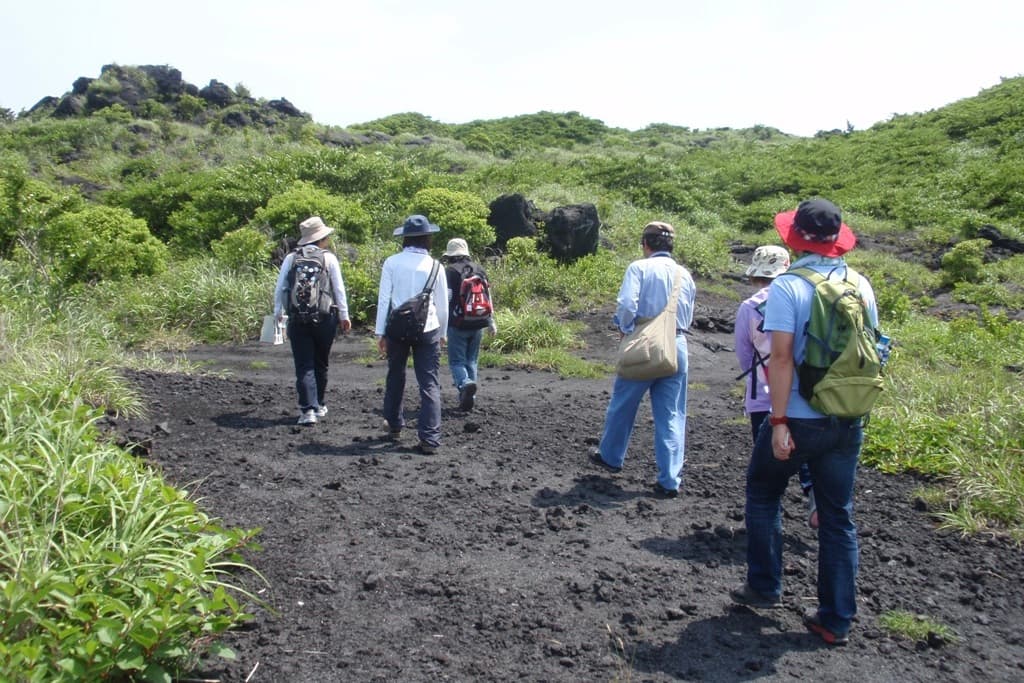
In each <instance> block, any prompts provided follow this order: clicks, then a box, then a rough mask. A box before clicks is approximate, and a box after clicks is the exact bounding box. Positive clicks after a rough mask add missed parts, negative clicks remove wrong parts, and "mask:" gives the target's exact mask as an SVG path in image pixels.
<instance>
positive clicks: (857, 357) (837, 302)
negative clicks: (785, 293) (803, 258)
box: [786, 268, 882, 418]
mask: <svg viewBox="0 0 1024 683" xmlns="http://www.w3.org/2000/svg"><path fill="white" fill-rule="evenodd" d="M786 274H793V275H796V276H798V277H801V278H803V279H804V280H806V281H807V282H809V283H811V285H813V286H814V297H813V299H812V300H811V317H810V320H809V321H808V323H807V329H806V331H805V334H806V335H807V346H806V349H805V351H804V359H803V361H802V362H801V363H800V366H799V367H798V368H797V377H798V378H799V380H800V395H801V396H803V397H804V399H806V400H807V401H808V402H809V403H810V404H811V407H812V408H814V409H815V410H817V411H818V412H820V413H824V414H825V415H834V416H836V417H843V418H854V417H862V416H864V415H867V414H868V413H869V412H871V408H872V407H873V406H874V405H875V401H876V400H877V399H878V396H879V394H881V393H882V362H881V359H880V358H879V356H878V349H877V347H876V343H877V341H878V331H877V330H875V329H874V328H872V327H870V325H869V321H868V320H867V317H868V314H867V308H866V307H865V305H864V299H863V297H861V294H860V289H859V288H858V285H859V283H860V276H859V275H858V274H857V273H856V272H854V271H853V270H852V269H850V268H847V269H846V276H845V277H844V278H843V279H841V280H837V279H832V278H829V277H826V276H824V275H821V274H820V273H818V272H816V271H814V270H811V269H810V268H795V269H792V270H789V271H787V273H786Z"/></svg>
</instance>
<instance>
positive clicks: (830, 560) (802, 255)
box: [731, 199, 878, 645]
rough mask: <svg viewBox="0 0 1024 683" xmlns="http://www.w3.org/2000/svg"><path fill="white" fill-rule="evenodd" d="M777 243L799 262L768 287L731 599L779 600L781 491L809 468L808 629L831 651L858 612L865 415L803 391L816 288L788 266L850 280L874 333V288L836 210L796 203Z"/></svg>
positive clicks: (775, 603) (780, 220) (783, 217)
mask: <svg viewBox="0 0 1024 683" xmlns="http://www.w3.org/2000/svg"><path fill="white" fill-rule="evenodd" d="M775 227H776V230H777V231H778V233H779V235H780V237H781V238H782V241H783V242H784V243H785V244H786V245H787V246H788V247H789V248H790V249H791V250H792V251H793V252H794V253H795V254H797V256H798V258H797V260H796V262H795V263H794V264H793V265H792V267H791V268H790V269H789V271H788V272H787V273H785V274H783V275H779V276H778V277H776V278H775V280H773V281H772V284H771V287H770V289H769V295H768V303H767V306H766V307H765V320H764V329H765V330H768V331H770V332H771V333H772V344H771V362H770V363H769V364H768V384H769V386H770V387H771V394H770V399H771V415H769V417H768V422H769V425H770V426H769V428H767V429H762V430H760V431H759V432H758V434H757V441H756V443H755V444H754V448H753V451H752V453H751V457H750V465H749V467H748V469H747V496H746V498H747V500H746V526H747V534H746V536H747V580H746V582H745V583H744V584H743V586H741V587H740V588H738V589H735V590H733V591H732V592H731V597H732V599H733V600H734V601H735V602H737V603H740V604H745V605H749V606H752V607H779V606H781V594H782V505H781V500H782V495H783V493H784V492H785V490H786V485H787V483H788V482H789V478H790V477H791V476H792V475H793V474H794V473H796V471H797V469H798V468H799V466H800V464H801V463H804V462H806V463H807V464H808V465H809V467H810V470H811V476H812V477H813V479H814V491H815V497H816V499H817V504H818V519H819V527H818V545H819V549H818V607H817V610H816V611H813V612H809V613H808V614H806V615H805V616H804V625H805V626H806V627H807V628H808V629H809V630H810V631H811V632H812V633H814V634H816V635H818V636H819V637H821V638H822V639H823V640H824V641H825V642H826V643H828V644H830V645H841V644H845V643H846V642H847V639H848V633H849V630H850V624H851V621H852V620H853V617H854V615H855V614H856V613H857V597H856V593H857V588H856V577H857V566H858V547H857V528H856V526H854V522H853V487H854V478H855V474H856V470H857V460H858V457H859V456H860V449H861V444H862V442H863V432H862V424H861V423H862V418H859V417H857V418H840V417H835V416H830V415H825V414H823V413H821V412H819V411H817V410H815V409H814V408H812V407H811V404H810V403H809V402H808V400H807V399H805V398H804V397H803V396H802V395H801V393H800V381H801V378H800V377H799V376H798V373H797V372H796V370H797V368H799V367H800V363H801V361H802V360H803V359H804V356H805V353H806V352H807V349H808V335H806V334H805V330H806V329H807V326H808V324H809V321H810V318H811V307H812V306H811V304H812V300H813V299H814V297H815V296H816V295H815V287H814V285H813V284H811V282H808V281H807V280H806V279H804V277H802V276H798V275H796V274H794V272H793V271H794V270H795V269H797V268H801V267H807V268H809V269H811V270H813V271H814V272H816V273H820V274H821V275H822V276H824V277H827V278H830V279H831V280H848V281H850V282H856V283H857V286H856V290H855V291H856V292H859V294H860V297H861V301H862V302H863V309H864V313H865V314H866V317H867V320H868V323H869V324H871V325H872V326H873V327H877V322H878V312H877V309H876V304H875V297H874V292H873V291H872V289H871V284H870V283H869V282H868V280H867V279H866V278H864V277H863V276H860V275H859V274H857V273H855V272H854V271H853V270H852V269H850V268H849V267H848V266H847V265H846V262H845V260H844V259H843V254H845V253H846V252H847V251H849V250H850V249H851V248H853V246H854V244H855V243H856V237H855V236H854V234H853V232H852V231H851V230H850V228H849V227H848V226H847V225H846V224H845V223H843V222H842V214H841V213H840V211H839V208H838V207H836V206H835V205H834V204H833V203H832V202H829V201H827V200H824V199H812V200H809V201H804V202H801V203H800V205H799V206H798V207H797V209H796V210H795V211H787V212H783V213H780V214H778V215H777V216H776V217H775Z"/></svg>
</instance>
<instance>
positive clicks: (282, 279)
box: [274, 252, 295, 323]
mask: <svg viewBox="0 0 1024 683" xmlns="http://www.w3.org/2000/svg"><path fill="white" fill-rule="evenodd" d="M294 260H295V254H294V252H293V253H289V254H288V255H287V256H285V257H284V261H282V262H281V270H280V271H278V273H277V285H275V286H274V320H276V321H277V322H278V323H280V322H281V319H282V318H283V317H284V314H285V311H287V310H288V301H287V299H288V272H289V271H290V270H291V269H292V261H294Z"/></svg>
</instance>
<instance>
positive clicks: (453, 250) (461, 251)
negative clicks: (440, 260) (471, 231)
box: [444, 237, 469, 258]
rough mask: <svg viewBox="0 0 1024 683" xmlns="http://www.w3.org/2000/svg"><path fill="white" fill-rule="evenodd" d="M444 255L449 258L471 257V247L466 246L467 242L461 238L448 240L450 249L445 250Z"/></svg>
mask: <svg viewBox="0 0 1024 683" xmlns="http://www.w3.org/2000/svg"><path fill="white" fill-rule="evenodd" d="M444 255H445V256H447V257H448V258H451V257H452V256H466V257H468V256H469V245H468V244H466V240H464V239H462V238H461V237H456V238H455V239H452V240H448V248H447V249H445V250H444Z"/></svg>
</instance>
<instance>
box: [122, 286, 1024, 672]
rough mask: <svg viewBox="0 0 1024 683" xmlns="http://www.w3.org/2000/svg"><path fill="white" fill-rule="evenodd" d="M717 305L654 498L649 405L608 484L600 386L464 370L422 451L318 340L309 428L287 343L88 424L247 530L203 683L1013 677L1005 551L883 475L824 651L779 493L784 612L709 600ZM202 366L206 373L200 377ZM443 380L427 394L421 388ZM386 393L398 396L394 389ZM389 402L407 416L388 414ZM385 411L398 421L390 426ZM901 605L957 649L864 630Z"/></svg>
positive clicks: (704, 316) (727, 407)
mask: <svg viewBox="0 0 1024 683" xmlns="http://www.w3.org/2000/svg"><path fill="white" fill-rule="evenodd" d="M732 315H733V310H732V304H730V303H729V302H721V304H720V305H719V306H718V308H717V309H716V308H714V307H713V306H712V307H709V306H708V305H706V304H704V305H703V306H702V308H701V311H700V317H701V320H702V322H704V323H705V325H704V329H702V330H697V331H695V332H694V334H693V335H692V336H691V337H690V356H691V366H690V367H691V370H690V385H691V393H690V409H689V416H690V417H689V425H688V427H689V429H688V434H687V460H686V466H685V470H684V477H685V478H684V484H683V495H682V496H680V498H678V499H676V500H658V499H655V498H653V497H651V496H650V495H649V494H648V491H649V487H650V484H651V483H652V482H653V475H654V465H653V456H652V455H651V448H652V446H651V439H652V430H651V422H650V412H649V406H648V404H647V403H646V402H645V403H644V404H643V405H642V406H641V414H640V415H641V417H640V419H639V420H638V426H637V429H636V431H635V432H634V438H633V443H632V446H631V449H630V455H629V458H628V459H627V461H626V466H625V469H624V470H623V472H622V474H620V475H618V476H614V475H608V474H606V473H604V472H603V471H598V470H595V469H593V468H592V467H591V466H590V465H589V463H588V462H587V460H586V453H587V452H588V450H589V449H591V448H593V447H594V445H595V444H596V440H597V439H596V437H597V436H598V434H599V433H600V429H601V425H602V421H603V418H604V410H605V407H606V405H607V401H608V395H609V390H610V388H611V380H610V378H609V379H601V380H571V379H559V378H558V377H555V376H554V375H551V374H549V373H544V372H530V371H524V370H518V369H511V368H488V369H483V370H482V372H481V383H480V385H481V390H480V394H479V395H478V408H477V409H476V410H474V411H473V412H472V413H469V414H464V413H460V412H459V411H457V410H455V409H454V403H455V392H454V391H453V390H452V389H451V387H450V385H448V384H447V383H446V385H445V387H444V392H445V401H446V410H445V412H444V421H443V422H444V424H443V430H444V432H443V440H444V441H443V447H442V450H441V451H440V452H439V453H438V454H437V455H434V456H429V457H427V456H422V455H419V454H416V453H415V452H414V451H413V449H412V446H413V445H414V443H415V441H414V437H409V438H408V439H407V440H406V442H404V443H401V444H398V445H395V444H391V443H388V442H386V441H384V440H383V439H381V438H380V436H381V432H380V425H381V417H380V404H381V395H382V387H383V377H384V374H385V368H384V365H383V364H382V363H381V362H372V361H369V362H368V361H367V358H368V357H369V351H370V349H371V342H370V338H369V337H368V336H367V335H366V334H365V332H362V333H355V334H353V335H351V336H349V337H346V338H344V339H342V340H340V341H339V342H338V344H337V345H336V347H335V351H334V353H333V356H332V367H331V384H330V387H329V389H328V395H329V399H328V405H329V407H330V414H329V415H328V416H327V418H326V419H325V420H323V421H322V422H321V423H320V424H317V425H316V426H315V427H312V428H300V427H297V426H296V425H295V419H296V415H297V413H296V410H295V406H294V402H295V399H294V391H293V388H292V386H293V379H292V368H291V359H290V356H289V353H288V351H287V347H284V346H281V347H274V346H268V345H259V344H258V343H255V342H254V343H251V344H245V345H243V346H239V347H215V348H213V347H205V348H198V349H195V350H194V351H193V352H191V353H190V354H189V358H190V360H192V361H193V362H197V363H201V364H203V366H204V367H205V368H206V369H208V370H209V371H211V372H214V371H216V372H217V373H218V374H205V375H177V374H166V373H158V372H148V371H147V372H138V373H132V374H131V375H130V377H131V380H132V382H133V383H134V385H135V386H136V387H137V388H138V390H139V391H140V392H141V393H142V394H143V396H144V397H145V399H146V401H147V403H148V405H149V408H150V414H149V416H148V417H147V418H146V419H144V420H136V421H125V420H121V421H112V422H114V424H112V425H111V426H112V427H113V428H115V429H117V430H119V431H121V432H123V433H125V434H127V435H128V436H129V437H130V438H132V439H133V440H137V441H145V442H146V443H147V444H148V445H149V451H148V453H145V454H144V455H143V457H145V458H146V459H147V460H148V461H150V462H152V463H153V464H154V465H156V466H158V467H160V468H162V469H163V470H164V471H165V472H166V474H167V476H168V477H169V478H170V480H172V481H173V482H175V483H177V484H178V485H180V486H183V487H185V488H188V489H189V490H191V491H194V492H195V494H196V495H198V496H200V497H201V498H202V500H203V503H202V504H203V506H204V507H205V509H206V510H208V511H209V512H210V513H211V514H212V515H214V516H217V517H220V518H221V519H222V520H224V521H225V522H226V523H227V524H229V525H238V526H244V527H261V528H262V529H263V532H262V534H261V536H260V543H261V544H262V546H263V548H264V549H263V551H262V552H259V553H257V554H255V555H253V556H252V558H251V561H252V563H253V564H255V565H256V566H257V567H258V568H259V570H260V571H261V572H262V573H263V574H264V576H265V577H266V578H267V580H268V581H269V586H268V587H267V588H266V590H265V591H264V592H263V597H264V598H265V599H266V601H267V602H268V603H269V604H270V605H272V606H273V608H274V610H275V613H273V614H271V613H268V612H265V611H262V610H259V611H258V612H257V614H258V616H257V619H256V620H255V621H254V622H253V623H252V624H251V625H249V626H248V627H246V628H245V629H242V630H240V631H238V632H235V633H232V634H230V635H229V636H228V637H227V638H226V641H227V644H228V645H229V646H230V647H232V648H233V649H234V650H235V651H236V653H237V655H238V659H237V661H234V662H229V661H225V660H216V661H208V662H204V669H203V670H202V671H201V672H197V673H196V676H197V677H204V678H214V679H219V680H222V681H244V680H246V679H247V677H249V676H250V674H251V678H249V680H250V681H253V682H254V683H260V682H264V681H275V682H276V681H282V682H284V681H287V682H306V681H308V682H311V683H312V682H318V683H321V682H324V681H435V680H453V681H478V680H488V681H491V680H528V681H627V680H636V681H670V680H695V681H696V680H700V681H735V680H752V679H764V680H769V681H771V680H789V679H809V680H837V681H838V680H842V681H848V680H859V681H935V680H960V681H966V680H970V681H1017V680H1021V679H1024V640H1022V638H1021V625H1022V624H1024V582H1022V577H1024V558H1022V553H1021V551H1020V549H1018V548H1016V547H1013V546H1012V545H1010V544H1009V543H1006V542H1004V541H1002V540H1000V539H994V538H970V539H963V538H960V537H958V536H953V535H949V534H945V533H939V532H937V531H935V530H934V528H933V521H932V519H931V518H930V517H929V516H928V515H927V514H926V513H925V512H924V511H922V510H920V509H919V507H918V506H916V505H915V502H914V500H913V496H912V491H913V490H914V488H915V487H916V486H917V485H918V482H915V481H914V480H912V479H911V478H909V477H902V476H901V477H892V476H883V475H880V474H878V473H876V472H874V471H872V470H869V469H866V468H865V469H862V470H861V472H860V474H859V479H858V485H857V495H856V501H857V521H858V525H859V528H860V538H861V568H860V579H859V588H860V596H859V597H860V615H859V618H858V622H857V623H856V624H855V626H854V630H853V631H852V633H851V642H850V644H849V645H848V646H846V647H843V648H828V647H827V646H825V645H823V644H821V643H820V641H818V640H817V639H816V638H814V637H812V636H810V635H808V634H807V633H806V632H805V631H804V629H803V628H802V627H801V625H800V614H801V613H802V611H803V609H804V608H806V607H809V606H813V605H814V604H815V586H814V577H815V572H816V549H817V542H816V539H815V536H814V535H813V533H812V532H811V530H810V529H808V528H807V526H806V524H805V520H804V508H803V504H802V499H801V497H800V495H799V489H798V487H797V486H796V483H795V482H794V483H793V485H792V486H791V493H790V495H789V496H788V499H787V501H786V509H785V514H786V518H785V532H786V551H785V552H786V569H785V574H786V576H785V580H786V587H785V593H784V602H785V607H784V608H783V609H781V610H777V611H764V612H755V611H752V610H750V609H747V608H743V607H737V606H734V605H732V604H731V603H730V601H729V599H728V590H729V589H730V588H732V587H734V586H735V585H738V584H739V583H740V582H741V581H742V579H743V576H744V547H745V543H744V528H743V486H744V471H745V466H746V461H747V458H748V455H749V433H748V427H747V426H746V423H745V421H744V420H743V419H742V417H741V415H742V407H741V404H740V399H739V395H738V391H737V390H736V388H735V385H736V382H735V381H734V379H733V378H734V377H735V375H736V374H737V372H738V371H737V368H736V363H735V359H734V357H733V354H732V351H731V341H732V339H731V334H730V333H728V332H725V331H714V330H711V329H708V325H707V324H706V323H707V321H709V320H729V319H731V318H732ZM583 320H584V322H586V323H587V324H588V325H589V327H588V331H587V333H586V342H587V348H586V349H585V350H583V351H582V352H581V355H582V356H583V357H586V358H592V359H605V360H607V359H610V358H611V356H612V353H613V351H614V338H613V335H611V334H610V333H609V331H608V330H607V327H606V321H607V320H608V315H607V312H602V313H600V314H598V313H595V314H592V315H586V316H583ZM221 371H226V372H221ZM445 376H446V377H447V375H445ZM410 384H411V385H414V384H415V382H414V381H411V382H410ZM413 391H414V390H413V388H412V387H410V389H409V392H410V394H409V395H410V398H412V397H413ZM410 417H411V416H410ZM893 609H903V610H911V611H914V612H918V613H922V614H926V615H928V616H929V617H931V618H933V619H935V620H937V621H939V622H941V623H943V624H946V625H948V626H950V627H951V628H953V629H954V630H955V631H956V633H957V634H958V635H959V637H960V641H959V642H958V643H957V644H941V643H940V642H934V643H933V644H931V645H928V644H921V645H916V644H914V643H911V642H908V641H904V640H900V639H897V638H893V637H890V636H888V635H886V634H885V632H884V631H883V630H882V629H881V628H880V627H879V624H878V617H879V615H880V614H882V613H884V612H886V611H888V610H893Z"/></svg>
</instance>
